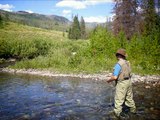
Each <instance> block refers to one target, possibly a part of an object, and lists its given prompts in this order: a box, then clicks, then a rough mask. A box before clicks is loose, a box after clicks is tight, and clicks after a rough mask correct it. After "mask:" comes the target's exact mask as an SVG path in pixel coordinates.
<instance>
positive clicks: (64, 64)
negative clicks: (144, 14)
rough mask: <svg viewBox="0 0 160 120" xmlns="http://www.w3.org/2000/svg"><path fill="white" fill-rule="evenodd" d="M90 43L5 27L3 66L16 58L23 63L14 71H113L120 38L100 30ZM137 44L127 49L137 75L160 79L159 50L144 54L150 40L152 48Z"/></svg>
mask: <svg viewBox="0 0 160 120" xmlns="http://www.w3.org/2000/svg"><path fill="white" fill-rule="evenodd" d="M90 39H91V40H69V39H68V38H67V33H65V36H64V35H63V32H59V31H54V30H46V29H40V28H35V27H29V26H25V25H21V24H16V23H12V22H9V23H5V25H4V26H3V28H1V29H0V63H2V62H3V61H4V60H3V58H9V57H15V58H18V59H20V61H19V62H17V63H16V64H15V65H14V66H10V68H13V69H30V68H32V69H41V70H51V71H56V72H61V73H100V72H103V71H108V70H109V71H112V69H113V66H114V64H115V63H116V61H117V60H116V58H115V55H114V53H115V51H116V50H117V49H118V48H119V47H121V46H120V44H119V42H118V40H117V38H115V37H113V36H112V35H111V34H110V33H107V34H106V32H105V31H104V30H103V29H100V30H99V31H97V32H96V33H94V34H93V35H92V37H91V38H90ZM137 41H140V40H139V39H138V38H135V39H133V42H131V43H130V44H129V45H127V46H126V49H127V51H128V53H129V58H128V59H129V61H130V62H131V65H132V70H133V72H134V73H138V74H158V75H159V71H160V70H159V66H160V63H159V59H157V58H159V52H158V50H159V48H157V46H154V45H152V47H149V48H150V49H149V52H148V53H144V52H143V50H145V49H147V48H148V46H149V45H150V42H149V40H148V43H147V44H148V45H146V44H144V42H143V41H142V42H138V43H137ZM146 42H147V41H146ZM125 44H127V43H125ZM153 44H155V43H153ZM144 45H145V46H144ZM141 46H142V47H141ZM152 51H154V52H152ZM73 53H76V54H73Z"/></svg>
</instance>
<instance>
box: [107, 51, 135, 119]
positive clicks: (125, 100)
mask: <svg viewBox="0 0 160 120" xmlns="http://www.w3.org/2000/svg"><path fill="white" fill-rule="evenodd" d="M116 57H117V60H118V62H117V63H116V65H115V66H114V70H113V74H112V76H111V78H110V79H109V80H107V82H108V83H110V82H112V81H115V83H116V90H115V97H114V111H113V113H114V115H115V116H116V117H118V118H125V117H127V116H128V115H127V114H125V113H124V112H123V111H122V105H123V104H125V105H126V106H128V107H129V110H130V112H129V114H135V112H136V107H135V102H134V100H133V92H132V82H131V79H130V78H131V75H130V74H131V67H130V64H129V62H128V61H127V60H126V51H125V49H119V50H117V52H116Z"/></svg>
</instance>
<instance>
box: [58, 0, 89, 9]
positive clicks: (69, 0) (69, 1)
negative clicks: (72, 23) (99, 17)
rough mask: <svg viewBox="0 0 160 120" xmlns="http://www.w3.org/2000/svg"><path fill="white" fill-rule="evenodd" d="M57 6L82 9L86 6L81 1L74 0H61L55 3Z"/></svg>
mask: <svg viewBox="0 0 160 120" xmlns="http://www.w3.org/2000/svg"><path fill="white" fill-rule="evenodd" d="M56 6H57V7H70V8H74V9H84V8H86V6H85V4H84V3H83V2H82V1H75V0H63V1H60V2H58V3H57V4H56Z"/></svg>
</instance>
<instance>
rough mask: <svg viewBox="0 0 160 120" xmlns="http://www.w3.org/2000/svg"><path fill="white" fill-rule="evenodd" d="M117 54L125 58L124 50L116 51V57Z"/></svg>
mask: <svg viewBox="0 0 160 120" xmlns="http://www.w3.org/2000/svg"><path fill="white" fill-rule="evenodd" d="M117 54H120V55H122V56H124V57H126V56H127V54H126V50H125V49H122V48H121V49H118V50H117V52H116V55H117Z"/></svg>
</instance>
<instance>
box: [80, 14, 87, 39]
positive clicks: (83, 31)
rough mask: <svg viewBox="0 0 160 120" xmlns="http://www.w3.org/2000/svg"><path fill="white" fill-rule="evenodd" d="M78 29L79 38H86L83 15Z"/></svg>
mask: <svg viewBox="0 0 160 120" xmlns="http://www.w3.org/2000/svg"><path fill="white" fill-rule="evenodd" d="M80 29H81V39H86V26H85V21H84V19H83V17H81V22H80Z"/></svg>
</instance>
